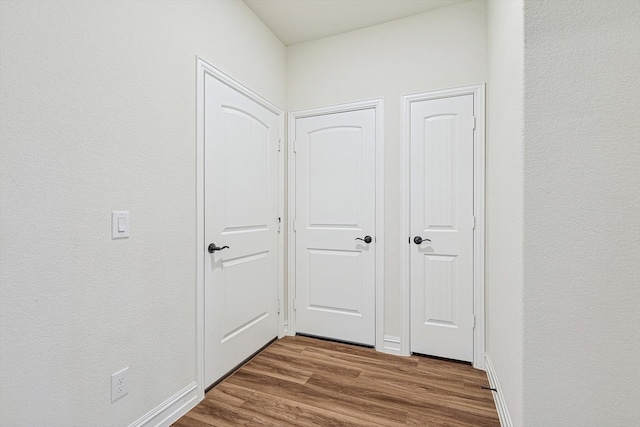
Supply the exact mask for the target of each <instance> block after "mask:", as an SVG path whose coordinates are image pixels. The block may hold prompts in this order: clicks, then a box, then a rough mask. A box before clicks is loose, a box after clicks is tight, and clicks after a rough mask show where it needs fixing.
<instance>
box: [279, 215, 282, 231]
mask: <svg viewBox="0 0 640 427" xmlns="http://www.w3.org/2000/svg"><path fill="white" fill-rule="evenodd" d="M281 224H282V218H280V217H278V234H280V225H281Z"/></svg>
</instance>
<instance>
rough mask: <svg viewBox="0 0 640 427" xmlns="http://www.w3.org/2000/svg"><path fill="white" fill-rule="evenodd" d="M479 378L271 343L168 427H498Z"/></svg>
mask: <svg viewBox="0 0 640 427" xmlns="http://www.w3.org/2000/svg"><path fill="white" fill-rule="evenodd" d="M482 386H485V387H488V386H489V382H488V381H487V376H486V374H485V373H484V372H483V371H478V370H476V369H473V367H471V366H470V365H466V364H462V363H456V362H450V361H443V360H438V359H432V358H427V357H419V356H411V357H399V356H393V355H388V354H384V353H380V352H376V351H374V350H372V349H368V348H363V347H358V346H352V345H346V344H339V343H334V342H328V341H323V340H317V339H312V338H306V337H285V338H283V339H281V340H279V341H276V342H274V343H273V344H271V345H270V346H269V347H267V348H266V349H265V350H264V351H262V352H261V353H260V354H259V355H257V356H256V357H255V358H253V359H252V360H251V361H250V362H248V363H247V364H245V365H244V366H242V367H241V368H240V369H238V370H237V371H236V372H235V373H234V374H233V375H231V376H229V377H228V378H227V379H225V380H224V381H222V382H221V383H220V384H218V385H217V386H216V387H214V388H213V389H211V390H210V391H209V393H207V395H206V396H205V398H204V400H203V401H202V402H200V404H198V406H196V407H195V408H193V409H192V410H191V411H190V412H189V413H187V414H186V415H185V416H184V417H182V418H181V419H179V420H178V421H177V422H176V423H175V424H173V425H174V426H176V427H204V426H323V427H324V426H429V427H430V426H438V427H440V426H454V427H461V426H473V427H485V426H486V427H489V426H491V427H499V426H500V422H499V420H498V414H497V413H496V409H495V404H494V401H493V396H492V392H491V391H490V390H484V389H482V388H481V387H482Z"/></svg>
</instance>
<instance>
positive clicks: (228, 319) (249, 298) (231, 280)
mask: <svg viewBox="0 0 640 427" xmlns="http://www.w3.org/2000/svg"><path fill="white" fill-rule="evenodd" d="M268 255H269V253H268V252H265V253H259V254H253V255H249V256H243V257H240V258H235V259H231V260H229V261H223V262H222V271H223V272H224V295H225V307H224V308H225V310H224V313H225V314H224V327H223V329H222V332H223V336H222V341H223V342H224V341H225V340H227V339H229V338H231V337H233V336H235V335H237V334H238V333H240V332H242V330H243V329H245V328H247V327H249V326H251V325H252V324H253V323H255V322H256V321H259V320H260V319H262V318H263V317H265V316H267V315H268V311H269V294H268V289H267V288H266V287H265V286H263V284H262V278H263V277H268V275H269V259H268Z"/></svg>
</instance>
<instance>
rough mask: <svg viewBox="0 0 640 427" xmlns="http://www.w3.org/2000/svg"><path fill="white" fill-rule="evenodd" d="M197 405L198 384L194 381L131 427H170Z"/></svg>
mask: <svg viewBox="0 0 640 427" xmlns="http://www.w3.org/2000/svg"><path fill="white" fill-rule="evenodd" d="M197 404H198V384H197V383H196V382H195V381H194V382H192V383H191V384H189V385H188V386H186V387H185V388H183V389H182V390H180V391H179V392H177V393H176V394H174V395H173V396H171V397H170V398H168V399H167V400H165V401H164V402H163V403H161V404H160V405H158V406H157V407H156V408H155V409H153V410H151V412H149V413H148V414H146V415H144V416H142V418H140V419H138V421H136V422H134V423H133V424H131V425H130V426H129V427H151V426H154V427H168V426H170V425H171V424H172V423H174V422H175V421H177V420H178V418H180V417H181V416H183V415H184V414H186V413H187V412H189V411H190V410H191V409H192V408H193V407H194V406H196V405H197Z"/></svg>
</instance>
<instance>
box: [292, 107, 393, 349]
mask: <svg viewBox="0 0 640 427" xmlns="http://www.w3.org/2000/svg"><path fill="white" fill-rule="evenodd" d="M370 108H373V109H374V110H375V116H376V134H375V135H376V164H375V167H376V178H375V179H376V208H375V209H376V225H375V236H376V244H375V249H376V272H375V280H376V284H375V289H376V290H375V293H376V295H375V298H376V320H375V322H376V325H375V328H376V344H375V348H376V350H378V351H383V337H384V101H383V99H382V98H374V99H367V100H363V101H356V102H349V103H346V104H338V105H331V106H326V107H320V108H312V109H307V110H298V111H292V112H289V115H288V120H289V131H288V141H289V144H288V145H289V150H288V155H289V167H288V174H289V187H288V191H289V194H288V195H289V197H288V211H287V212H288V214H289V217H288V218H289V220H288V224H287V230H288V233H289V239H288V242H289V247H288V264H289V266H288V278H289V286H288V288H287V289H288V311H287V313H288V316H287V317H288V319H287V320H288V325H287V334H288V335H295V334H296V324H295V311H294V299H295V289H296V257H295V254H296V246H295V245H296V239H295V234H294V232H293V217H292V216H291V215H292V213H293V212H295V206H296V192H295V188H296V164H295V161H296V160H295V155H294V151H293V145H294V143H293V142H294V141H295V136H296V119H300V118H304V117H311V116H320V115H323V114H334V113H344V112H348V111H357V110H366V109H370Z"/></svg>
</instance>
